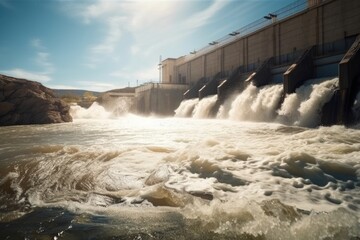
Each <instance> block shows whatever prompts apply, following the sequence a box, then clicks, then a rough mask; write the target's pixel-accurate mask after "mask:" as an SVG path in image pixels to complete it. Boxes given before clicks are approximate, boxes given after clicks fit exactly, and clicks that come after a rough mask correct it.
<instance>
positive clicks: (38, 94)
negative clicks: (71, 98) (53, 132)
mask: <svg viewBox="0 0 360 240" xmlns="http://www.w3.org/2000/svg"><path fill="white" fill-rule="evenodd" d="M69 110H70V107H69V105H67V104H66V103H65V102H64V101H62V100H60V99H58V98H56V97H55V96H54V93H53V91H52V90H51V89H49V88H47V87H44V86H43V85H42V84H40V83H38V82H33V81H28V80H25V79H18V78H14V77H9V76H5V75H1V74H0V126H8V125H24V124H47V123H62V122H71V121H72V117H71V116H70V114H69Z"/></svg>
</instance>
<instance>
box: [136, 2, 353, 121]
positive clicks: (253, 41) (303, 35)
mask: <svg viewBox="0 0 360 240" xmlns="http://www.w3.org/2000/svg"><path fill="white" fill-rule="evenodd" d="M359 34H360V1H358V0H297V1H294V2H293V3H291V4H289V5H287V6H284V7H283V8H281V9H279V10H278V11H276V12H271V13H268V15H266V16H264V17H262V18H260V19H259V20H257V21H255V22H253V23H251V24H248V25H246V26H244V27H242V28H240V29H238V30H235V31H233V32H231V33H229V34H228V35H227V36H224V37H222V38H220V39H218V40H215V41H209V45H207V46H205V47H203V48H202V49H199V50H197V51H195V50H194V51H193V52H191V53H189V54H188V55H185V56H181V57H179V58H168V59H165V60H163V61H162V62H161V63H160V64H159V68H160V71H161V76H162V78H161V83H156V84H148V85H144V86H142V87H140V88H137V89H136V94H135V95H136V99H137V100H136V102H137V109H138V111H140V112H143V113H149V112H154V113H160V114H172V113H173V112H174V110H175V109H176V107H177V106H179V104H180V102H181V101H182V100H183V99H191V98H199V99H202V98H204V97H206V96H209V95H215V94H217V97H218V99H217V105H220V104H222V103H223V102H224V101H225V99H226V98H227V97H228V96H229V95H231V94H232V93H234V92H240V91H242V90H243V89H244V88H245V87H246V86H247V85H248V84H250V83H252V84H253V85H255V86H257V87H261V86H263V85H267V84H270V83H278V84H283V93H284V95H286V94H290V93H293V92H295V91H296V89H297V88H298V87H300V86H301V85H302V84H303V83H304V82H305V81H306V80H308V79H313V78H322V77H338V78H339V87H338V89H336V92H335V94H334V95H333V97H332V99H331V100H330V101H329V102H328V103H327V104H326V105H325V106H324V109H323V113H322V114H323V117H322V124H324V125H329V124H346V123H348V122H350V121H351V118H352V117H351V116H350V115H351V113H350V110H349V109H350V108H351V104H352V103H353V102H354V99H355V97H356V94H357V92H358V91H359V90H360V89H359V88H360V81H359V78H360V77H359V76H360V73H359V71H360V53H359V48H360V37H358V36H359ZM282 97H283V98H284V96H282Z"/></svg>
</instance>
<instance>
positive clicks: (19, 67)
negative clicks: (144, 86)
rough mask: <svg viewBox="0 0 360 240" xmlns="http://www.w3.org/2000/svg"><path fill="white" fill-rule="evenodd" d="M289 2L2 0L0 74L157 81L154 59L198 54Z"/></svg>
mask: <svg viewBox="0 0 360 240" xmlns="http://www.w3.org/2000/svg"><path fill="white" fill-rule="evenodd" d="M291 2H293V1H292V0H139V1H137V0H127V1H123V0H0V32H1V34H0V73H2V74H6V75H10V76H14V77H20V78H26V79H30V80H35V81H39V82H41V83H43V84H44V85H45V86H47V87H51V88H66V89H86V90H93V91H106V90H110V89H114V88H121V87H127V86H128V85H130V86H136V84H137V82H139V84H141V83H144V82H148V81H158V80H159V72H158V69H157V64H158V63H159V56H160V55H161V56H162V58H163V59H165V58H170V57H173V58H177V57H180V56H183V55H186V54H189V52H190V51H193V50H197V49H200V48H202V47H204V46H206V45H207V44H208V43H209V42H211V41H213V40H216V39H219V38H221V37H223V36H225V35H227V34H228V33H230V32H232V31H234V30H237V29H239V28H240V27H242V26H244V25H246V24H248V23H250V22H252V21H255V20H257V19H259V18H261V17H262V16H264V15H267V14H268V13H269V12H273V11H275V10H277V9H279V8H281V7H283V6H285V5H287V4H289V3H291Z"/></svg>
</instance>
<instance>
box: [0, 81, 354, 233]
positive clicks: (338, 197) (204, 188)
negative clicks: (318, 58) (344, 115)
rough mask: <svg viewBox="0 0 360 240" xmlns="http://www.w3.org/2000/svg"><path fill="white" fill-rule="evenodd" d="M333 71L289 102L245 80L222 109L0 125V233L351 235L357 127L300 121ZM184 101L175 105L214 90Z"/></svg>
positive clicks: (84, 113)
mask: <svg viewBox="0 0 360 240" xmlns="http://www.w3.org/2000/svg"><path fill="white" fill-rule="evenodd" d="M335 82H336V80H329V81H326V82H321V83H316V82H312V83H311V84H309V85H307V86H305V87H304V88H310V87H311V88H312V89H313V90H312V91H310V93H307V94H305V92H306V91H305V90H301V89H300V90H299V91H298V92H297V93H295V94H294V95H289V96H287V98H286V99H285V102H286V101H289V103H286V104H292V106H298V107H296V109H295V110H294V112H293V113H291V112H290V110H289V109H286V108H285V107H284V105H283V106H282V107H281V108H280V110H278V109H276V107H275V106H277V105H278V103H279V101H280V99H279V98H278V97H277V96H274V95H275V94H278V93H281V89H280V87H279V86H277V85H273V86H267V87H264V88H261V89H256V88H254V87H252V86H249V88H248V89H247V90H246V91H244V92H243V93H241V94H240V95H239V96H234V98H233V99H232V101H231V103H228V104H225V105H224V106H223V107H222V109H220V111H222V113H219V114H218V115H219V116H220V115H221V116H222V118H229V119H198V118H177V117H175V118H143V117H138V116H135V115H128V116H123V117H116V116H114V115H113V114H110V113H108V112H106V111H105V110H104V109H103V108H102V107H101V106H99V105H97V104H94V105H93V106H92V107H90V108H89V109H82V108H80V107H73V108H72V115H73V116H74V118H75V121H74V122H73V123H67V124H56V125H33V126H15V127H2V128H0V139H1V140H0V239H261V240H264V239H274V240H275V239H276V240H279V239H304V240H309V239H310V240H311V239H354V240H355V239H359V238H360V130H359V126H355V127H353V128H345V127H343V126H332V127H318V128H306V127H301V122H306V121H305V119H307V118H309V119H315V120H316V119H317V114H318V113H317V111H315V110H314V111H313V112H312V114H313V115H312V116H307V115H305V113H303V112H302V110H301V109H305V108H308V110H309V109H310V110H311V109H319V107H320V106H321V105H322V104H323V102H324V101H325V100H324V99H325V98H329V95H330V93H329V92H330V90H329V91H328V90H326V89H331V86H333V84H335ZM321 84H322V85H321ZM320 85H321V86H320ZM302 92H304V93H303V94H302ZM315 92H316V94H315ZM250 93H251V94H250ZM246 94H250V95H247V96H252V99H251V101H250V100H249V99H247V98H246V97H245V96H246ZM264 98H265V99H267V100H266V101H265V100H263V99H264ZM290 98H292V100H291V101H290ZM247 100H249V101H247ZM358 100H359V98H358ZM358 100H357V101H358ZM190 101H191V100H190ZM190 101H188V103H189V104H183V106H182V107H183V110H179V109H180V108H179V109H178V112H177V114H180V113H184V112H187V114H190V113H191V114H192V115H193V116H194V115H195V114H196V112H197V114H198V116H199V117H201V116H206V114H207V112H208V110H207V109H208V108H209V107H211V106H213V105H212V104H213V103H214V102H215V101H216V98H215V97H210V98H206V99H202V100H201V101H203V102H204V101H206V102H207V103H206V104H199V102H197V101H193V102H190ZM308 101H310V102H311V104H310V102H308ZM306 102H308V103H306ZM196 106H197V109H196ZM357 106H358V105H355V108H354V109H355V110H356V107H357ZM236 108H239V109H243V110H244V111H246V112H247V114H245V115H241V114H240V113H238V114H236V111H235V110H234V109H236ZM290 113H291V114H290ZM258 115H260V116H258ZM178 116H181V114H180V115H178ZM195 116H196V115H195ZM285 116H286V117H285ZM311 117H312V118H311ZM284 119H285V120H286V121H285V120H284ZM299 119H304V120H302V121H300V120H299ZM244 120H246V121H247V122H245V121H244ZM250 121H253V122H250ZM260 121H278V122H281V121H283V123H286V124H288V125H283V124H282V123H268V122H260ZM310 123H311V124H312V122H310ZM290 124H294V125H293V126H290ZM307 124H309V123H308V122H307ZM296 125H299V126H296Z"/></svg>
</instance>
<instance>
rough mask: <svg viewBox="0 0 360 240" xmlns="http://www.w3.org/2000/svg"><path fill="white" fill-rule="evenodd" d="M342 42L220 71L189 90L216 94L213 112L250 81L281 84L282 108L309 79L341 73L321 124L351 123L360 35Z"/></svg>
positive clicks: (358, 86) (359, 80) (359, 81)
mask: <svg viewBox="0 0 360 240" xmlns="http://www.w3.org/2000/svg"><path fill="white" fill-rule="evenodd" d="M339 42H341V41H335V42H334V43H333V44H334V45H339V46H340V45H341V47H338V48H337V49H336V50H335V51H333V52H331V51H328V52H324V51H320V50H319V49H320V48H322V46H311V47H309V48H307V49H305V50H303V51H301V52H298V53H297V54H296V55H294V56H296V57H294V58H293V59H292V60H290V61H289V62H287V63H286V64H278V61H277V60H276V57H271V58H269V59H267V60H265V61H264V62H263V63H261V64H258V67H257V68H256V70H254V71H245V69H248V67H247V66H239V67H238V68H236V69H235V70H234V71H233V72H232V73H231V74H230V75H229V76H228V77H222V74H221V73H218V74H216V75H215V77H214V78H213V79H211V80H210V81H208V82H204V79H201V81H198V82H197V84H195V85H194V87H193V88H191V89H190V90H189V91H188V92H192V96H193V98H199V100H201V99H202V98H204V97H206V96H209V95H215V94H217V102H216V104H214V105H213V109H212V110H211V111H210V112H212V114H211V115H212V116H214V115H215V114H216V113H217V112H218V110H219V107H220V106H221V105H222V104H223V103H224V102H225V101H226V100H227V99H228V98H229V96H232V95H234V94H238V93H240V92H242V91H243V90H244V89H245V88H246V87H247V86H249V85H250V84H252V85H254V86H256V87H262V86H265V85H268V84H276V83H277V84H279V83H280V84H282V85H283V91H282V92H283V94H282V96H281V101H280V103H279V108H280V106H281V104H282V102H283V101H284V98H285V97H286V96H287V95H289V94H292V93H295V92H296V90H297V89H298V88H299V87H301V86H302V84H303V83H304V82H306V81H307V80H309V79H315V78H329V77H338V78H339V86H338V87H337V88H336V89H334V90H333V92H334V94H333V97H332V98H331V99H330V100H329V101H328V102H327V103H326V104H325V105H324V106H323V108H322V115H321V125H333V124H345V125H348V124H351V123H352V122H353V121H354V118H355V117H354V116H353V113H352V111H351V107H352V104H354V101H355V99H356V95H357V93H358V92H359V91H360V68H359V66H360V35H358V36H357V37H353V38H352V39H351V40H347V41H343V43H342V44H339ZM319 52H321V54H319ZM278 59H279V57H278ZM188 92H187V93H188ZM196 92H198V94H196ZM188 96H189V95H188Z"/></svg>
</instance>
